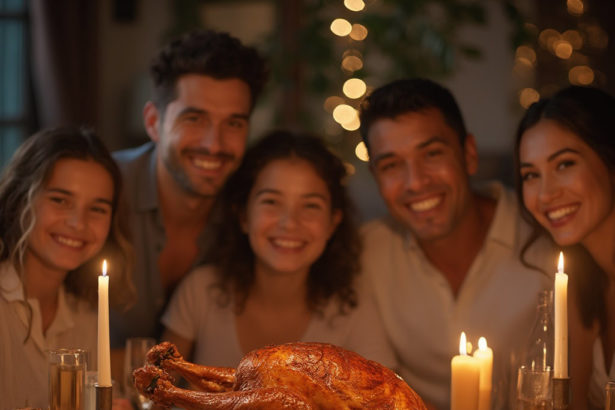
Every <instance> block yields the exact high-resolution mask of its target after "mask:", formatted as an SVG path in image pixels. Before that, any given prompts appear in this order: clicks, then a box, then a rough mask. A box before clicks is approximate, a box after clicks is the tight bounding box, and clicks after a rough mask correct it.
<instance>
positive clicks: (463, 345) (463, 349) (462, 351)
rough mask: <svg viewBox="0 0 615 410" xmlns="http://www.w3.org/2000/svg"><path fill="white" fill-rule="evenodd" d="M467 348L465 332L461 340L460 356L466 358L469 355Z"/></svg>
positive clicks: (462, 333)
mask: <svg viewBox="0 0 615 410" xmlns="http://www.w3.org/2000/svg"><path fill="white" fill-rule="evenodd" d="M466 348H467V346H466V334H465V332H461V337H460V338H459V354H460V355H462V356H466V355H467V354H468V352H467V350H466Z"/></svg>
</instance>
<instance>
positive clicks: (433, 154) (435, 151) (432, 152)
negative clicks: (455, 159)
mask: <svg viewBox="0 0 615 410" xmlns="http://www.w3.org/2000/svg"><path fill="white" fill-rule="evenodd" d="M442 152H443V151H442V149H439V148H437V149H430V150H428V151H427V153H426V156H427V157H428V158H433V157H437V156H439V155H442Z"/></svg>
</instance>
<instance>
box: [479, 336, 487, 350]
mask: <svg viewBox="0 0 615 410" xmlns="http://www.w3.org/2000/svg"><path fill="white" fill-rule="evenodd" d="M478 350H487V339H485V338H484V337H482V336H481V337H480V339H478Z"/></svg>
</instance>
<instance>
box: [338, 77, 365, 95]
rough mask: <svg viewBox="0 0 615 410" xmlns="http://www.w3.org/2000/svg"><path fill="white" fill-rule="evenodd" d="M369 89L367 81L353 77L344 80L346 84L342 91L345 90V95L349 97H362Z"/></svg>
mask: <svg viewBox="0 0 615 410" xmlns="http://www.w3.org/2000/svg"><path fill="white" fill-rule="evenodd" d="M366 90H367V85H366V84H365V82H364V81H363V80H361V79H359V78H351V79H349V80H346V82H344V86H343V87H342V91H344V95H346V97H348V98H352V99H356V98H360V97H362V96H363V94H365V91H366Z"/></svg>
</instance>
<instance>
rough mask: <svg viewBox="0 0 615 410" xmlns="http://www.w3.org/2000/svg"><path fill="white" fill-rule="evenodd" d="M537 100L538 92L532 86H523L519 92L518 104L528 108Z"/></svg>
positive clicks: (538, 98) (538, 97)
mask: <svg viewBox="0 0 615 410" xmlns="http://www.w3.org/2000/svg"><path fill="white" fill-rule="evenodd" d="M538 100H540V94H539V93H538V91H536V90H535V89H533V88H524V89H523V90H521V91H520V92H519V104H521V106H522V107H523V108H529V107H530V105H532V104H533V103H535V102H536V101H538Z"/></svg>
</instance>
